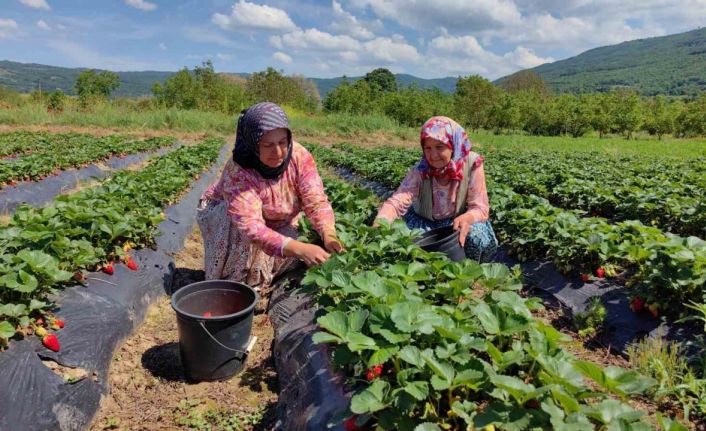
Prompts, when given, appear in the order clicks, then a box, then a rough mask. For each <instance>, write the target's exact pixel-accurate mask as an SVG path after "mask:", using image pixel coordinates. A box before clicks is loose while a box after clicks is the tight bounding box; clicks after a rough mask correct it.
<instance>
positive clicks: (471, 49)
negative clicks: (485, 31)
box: [426, 36, 554, 79]
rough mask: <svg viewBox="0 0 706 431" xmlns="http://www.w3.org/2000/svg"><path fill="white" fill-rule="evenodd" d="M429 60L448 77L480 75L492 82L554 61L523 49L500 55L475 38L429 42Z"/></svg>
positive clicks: (455, 38)
mask: <svg viewBox="0 0 706 431" xmlns="http://www.w3.org/2000/svg"><path fill="white" fill-rule="evenodd" d="M426 57H427V58H428V62H429V64H434V65H436V67H437V68H438V70H440V71H443V72H445V73H447V74H451V75H468V74H470V73H477V74H480V75H483V76H484V77H486V78H490V79H495V78H499V77H501V76H503V75H506V74H508V73H512V72H515V71H517V70H519V69H525V68H529V67H535V66H538V65H540V64H543V63H548V62H552V61H554V59H553V58H551V57H546V58H544V57H540V56H538V55H537V54H535V52H534V51H533V50H531V49H529V48H527V47H524V46H517V47H516V48H515V49H514V50H512V51H510V52H507V53H505V54H503V55H497V54H495V53H493V52H491V51H489V50H487V49H485V48H484V47H483V46H482V45H481V44H480V43H478V41H477V40H476V38H474V37H473V36H459V37H453V36H440V37H436V38H434V39H432V40H431V42H429V46H428V50H427V56H426Z"/></svg>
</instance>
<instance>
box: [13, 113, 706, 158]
mask: <svg viewBox="0 0 706 431" xmlns="http://www.w3.org/2000/svg"><path fill="white" fill-rule="evenodd" d="M135 106H136V105H135V104H134V103H133V104H129V105H127V106H126V105H124V104H113V103H99V104H96V105H94V106H91V107H90V108H89V109H87V110H81V109H78V107H76V106H75V105H74V104H69V105H67V107H66V109H65V110H64V112H62V113H59V114H54V113H49V112H47V110H46V109H45V108H44V106H43V105H40V104H33V103H26V104H24V105H22V106H20V107H17V108H12V109H4V110H0V125H10V126H19V127H21V126H30V125H32V126H37V125H40V126H74V127H98V128H111V129H125V130H131V131H144V130H162V131H174V132H207V133H219V134H224V135H230V134H233V133H234V131H235V122H236V116H235V115H226V114H223V113H219V112H202V111H195V110H178V109H149V110H144V109H143V110H140V109H135ZM285 109H286V110H287V112H288V114H289V117H290V121H291V124H292V128H293V129H294V132H295V136H312V137H321V138H324V139H329V140H331V141H333V142H335V141H337V140H345V141H348V142H350V143H353V144H355V143H356V138H359V137H365V138H366V139H367V140H368V141H370V137H371V136H372V135H375V139H374V141H375V142H376V143H378V144H386V143H391V142H392V143H402V144H404V145H406V146H414V145H416V143H417V139H418V136H419V130H418V129H417V128H410V127H405V126H401V125H399V124H397V123H396V122H395V121H394V120H392V119H390V118H387V117H385V116H381V115H347V114H307V113H304V112H301V111H297V110H295V109H291V108H287V107H285ZM469 135H470V136H471V139H472V140H473V141H474V142H475V143H476V144H477V145H480V146H490V147H494V146H497V147H504V148H510V149H517V150H518V151H524V150H533V149H536V150H544V151H552V152H554V151H560V152H576V151H582V152H585V151H590V152H596V153H599V154H602V155H606V156H621V155H624V156H627V155H644V156H650V157H658V158H659V157H670V158H694V157H706V138H699V139H674V138H664V139H663V140H661V141H659V140H657V139H656V138H654V137H650V136H647V135H640V136H639V138H638V139H632V140H626V139H624V138H622V137H617V136H610V137H604V138H599V137H598V136H597V135H594V136H586V137H582V138H571V137H568V136H558V137H548V136H527V135H522V134H512V135H495V134H492V133H489V132H484V131H479V132H474V133H470V134H469Z"/></svg>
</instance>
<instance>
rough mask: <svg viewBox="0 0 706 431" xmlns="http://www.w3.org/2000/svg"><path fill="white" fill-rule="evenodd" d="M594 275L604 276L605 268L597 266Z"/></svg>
mask: <svg viewBox="0 0 706 431" xmlns="http://www.w3.org/2000/svg"><path fill="white" fill-rule="evenodd" d="M596 277H598V278H603V277H605V269H603V267H602V266H599V267H598V269H596Z"/></svg>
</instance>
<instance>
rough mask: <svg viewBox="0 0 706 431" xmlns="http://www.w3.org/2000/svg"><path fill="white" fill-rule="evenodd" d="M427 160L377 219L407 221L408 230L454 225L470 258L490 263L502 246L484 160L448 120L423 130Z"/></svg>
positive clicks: (433, 121)
mask: <svg viewBox="0 0 706 431" xmlns="http://www.w3.org/2000/svg"><path fill="white" fill-rule="evenodd" d="M420 144H421V146H422V150H423V152H424V156H423V157H422V159H421V160H420V161H419V164H418V165H417V166H415V167H414V168H412V170H410V171H409V173H408V174H407V176H406V177H405V179H404V180H403V181H402V184H401V185H400V186H399V188H398V189H397V191H396V192H395V193H394V194H393V195H392V196H391V197H390V198H389V199H387V201H385V203H384V204H383V205H382V207H381V208H380V211H379V212H378V214H377V221H378V222H379V220H386V221H388V222H392V221H393V220H395V219H397V218H404V220H405V222H406V223H407V226H409V227H410V228H416V229H422V230H425V231H426V230H429V229H435V228H439V227H443V226H448V225H453V227H454V229H456V230H458V231H459V242H460V244H461V246H462V247H464V250H465V252H466V256H467V257H468V258H470V259H473V260H476V261H488V260H490V259H491V258H492V257H493V256H494V255H495V252H496V250H497V247H498V240H497V239H496V238H495V233H494V232H493V227H492V226H491V224H490V221H489V220H488V215H489V212H490V207H489V204H488V191H487V189H486V185H485V172H484V171H483V157H482V156H480V155H479V154H477V153H475V152H472V151H471V141H470V140H469V139H468V136H467V135H466V131H465V130H464V129H463V127H461V126H460V125H459V124H458V123H456V122H455V121H453V120H452V119H450V118H448V117H432V118H430V119H429V120H428V121H427V122H426V123H425V124H424V126H423V127H422V131H421V134H420Z"/></svg>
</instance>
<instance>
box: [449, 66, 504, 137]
mask: <svg viewBox="0 0 706 431" xmlns="http://www.w3.org/2000/svg"><path fill="white" fill-rule="evenodd" d="M501 91H502V90H500V89H499V88H498V87H496V86H495V85H493V83H492V82H490V81H488V80H487V79H485V78H483V77H481V76H479V75H473V76H469V77H466V78H459V79H458V81H457V82H456V92H455V93H454V105H455V111H456V113H457V116H458V118H459V119H460V121H461V122H463V123H465V124H467V125H468V126H469V127H470V128H471V129H472V130H474V131H475V130H478V129H481V128H488V127H489V125H490V124H491V121H490V113H491V111H492V109H493V105H494V103H495V100H496V98H497V97H499V96H500V94H501Z"/></svg>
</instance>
